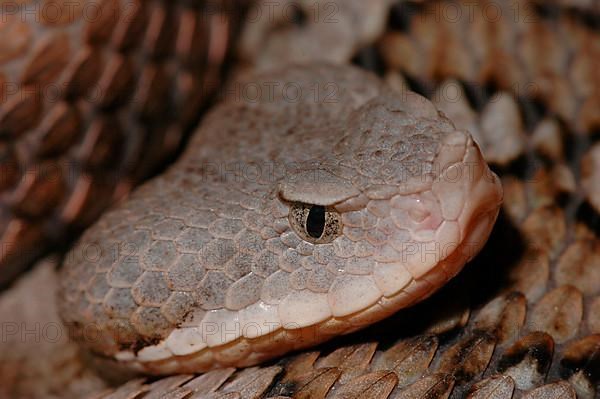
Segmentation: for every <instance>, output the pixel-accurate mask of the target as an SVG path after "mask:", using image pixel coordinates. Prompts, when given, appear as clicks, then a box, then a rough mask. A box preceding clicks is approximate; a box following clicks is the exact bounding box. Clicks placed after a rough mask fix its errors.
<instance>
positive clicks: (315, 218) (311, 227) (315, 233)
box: [306, 205, 325, 238]
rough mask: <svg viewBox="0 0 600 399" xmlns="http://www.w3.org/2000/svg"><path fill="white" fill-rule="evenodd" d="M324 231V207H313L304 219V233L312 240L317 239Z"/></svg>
mask: <svg viewBox="0 0 600 399" xmlns="http://www.w3.org/2000/svg"><path fill="white" fill-rule="evenodd" d="M323 230H325V207H322V206H320V205H313V206H312V207H311V208H310V211H309V212H308V217H307V218H306V232H307V233H308V235H309V236H311V237H313V238H319V237H321V235H322V234H323Z"/></svg>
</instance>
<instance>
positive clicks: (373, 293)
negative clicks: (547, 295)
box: [279, 93, 502, 323]
mask: <svg viewBox="0 0 600 399" xmlns="http://www.w3.org/2000/svg"><path fill="white" fill-rule="evenodd" d="M406 95H408V96H410V97H411V98H409V99H405V101H398V100H396V99H391V98H379V99H376V100H373V101H371V102H370V103H368V104H366V105H365V106H364V107H362V108H361V109H359V110H358V111H357V112H356V114H355V116H354V117H353V118H350V121H349V123H348V125H347V127H346V128H347V130H346V134H345V135H344V134H343V135H342V136H343V138H342V139H341V140H339V142H337V143H336V145H335V146H334V155H333V156H332V157H331V158H329V159H325V160H324V161H323V162H321V164H320V165H319V166H318V167H317V168H310V167H307V168H306V169H304V170H300V171H299V172H297V173H294V174H291V175H290V177H289V178H288V179H286V180H284V181H283V182H282V183H281V184H280V188H279V195H280V197H281V198H282V199H284V200H285V201H289V202H290V203H291V204H292V205H291V207H292V209H296V210H297V211H295V212H291V213H290V225H291V226H292V227H293V228H294V230H295V231H296V234H298V235H299V236H300V237H302V238H303V239H304V240H307V241H309V242H312V243H314V244H315V245H317V246H318V245H324V246H330V250H331V252H332V253H333V254H335V256H334V257H330V258H329V261H330V262H333V263H334V264H337V265H338V266H339V267H338V270H337V271H338V272H339V273H340V275H341V276H339V277H338V278H336V280H335V281H334V283H333V284H332V285H331V287H330V289H329V291H328V304H329V306H330V309H331V312H332V314H333V316H334V317H348V316H349V315H353V314H355V313H357V312H364V311H365V310H366V309H377V308H379V310H377V311H376V310H373V312H372V313H376V312H380V314H386V313H388V312H389V311H395V310H397V309H399V308H402V307H406V306H409V305H411V304H413V303H416V302H418V301H421V300H423V299H424V298H426V297H427V296H429V295H431V294H432V293H433V292H435V291H436V290H437V289H438V288H440V287H441V286H442V285H444V284H445V283H446V282H447V281H448V280H449V279H451V278H452V277H454V276H455V275H456V274H457V273H458V272H459V271H460V270H461V269H462V267H463V266H464V265H465V263H467V262H468V261H469V260H471V259H472V258H473V257H474V256H475V255H476V254H477V253H478V252H479V251H480V249H481V248H482V247H483V245H484V244H485V242H486V241H487V238H488V236H489V234H490V232H491V230H492V227H493V225H494V223H495V220H496V218H497V215H498V211H499V208H500V204H501V202H502V188H501V185H500V181H499V179H498V177H497V176H496V175H495V174H494V173H493V172H491V171H490V169H489V168H488V166H487V164H486V162H485V160H484V159H483V156H482V153H481V151H480V149H479V147H478V146H477V144H476V143H475V141H474V140H473V138H472V137H471V135H470V134H469V133H467V132H464V131H457V130H455V129H454V127H453V125H452V124H451V122H449V121H448V120H447V119H446V118H445V117H444V116H443V115H440V114H439V113H438V112H437V110H435V108H434V107H433V105H431V103H429V102H428V101H427V100H425V99H423V98H421V97H419V96H418V95H416V94H414V93H407V94H406ZM294 204H295V205H294ZM298 209H299V210H298ZM319 232H323V235H322V236H319ZM323 252H325V250H323ZM305 299H306V298H305ZM381 308H386V310H387V311H385V310H382V309H381ZM290 309H291V310H290V312H289V313H286V315H287V317H288V319H287V321H289V322H290V323H292V322H294V323H297V322H298V317H297V315H298V311H299V307H297V306H291V307H290Z"/></svg>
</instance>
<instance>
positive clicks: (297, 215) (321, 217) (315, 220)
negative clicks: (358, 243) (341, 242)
mask: <svg viewBox="0 0 600 399" xmlns="http://www.w3.org/2000/svg"><path fill="white" fill-rule="evenodd" d="M289 220H290V224H291V225H292V228H293V229H294V231H295V232H296V234H298V235H299V236H300V238H302V239H303V240H305V241H308V242H311V243H313V244H327V243H330V242H331V241H333V240H334V239H335V238H336V237H337V236H339V235H340V234H341V232H342V223H341V221H340V215H339V213H337V212H336V211H335V210H333V209H331V208H328V207H325V206H321V205H311V204H303V203H299V202H297V203H293V204H292V206H291V210H290V216H289Z"/></svg>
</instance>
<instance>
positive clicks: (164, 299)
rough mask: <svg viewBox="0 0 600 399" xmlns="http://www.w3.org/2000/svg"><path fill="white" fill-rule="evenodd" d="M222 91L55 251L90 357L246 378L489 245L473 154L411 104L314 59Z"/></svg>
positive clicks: (445, 275) (431, 281)
mask: <svg viewBox="0 0 600 399" xmlns="http://www.w3.org/2000/svg"><path fill="white" fill-rule="evenodd" d="M389 39H390V40H395V39H394V38H393V35H390V37H389ZM276 44H277V43H276ZM267 49H269V47H268V46H267ZM270 50H273V49H272V48H270ZM318 50H319V51H321V52H322V49H318ZM348 51H349V52H351V50H348ZM352 51H353V50H352ZM338 55H339V54H338ZM338 55H335V54H334V56H338ZM344 57H347V54H345V55H344ZM324 58H327V57H324ZM441 59H443V57H442V58H441ZM300 61H303V60H300ZM406 62H408V64H404V63H406ZM410 62H411V61H410V59H409V61H407V60H396V59H390V63H392V64H394V63H398V64H402V65H403V67H406V68H407V69H409V70H410V69H411V68H414V66H412V65H410ZM526 62H529V61H526ZM269 63H273V61H270V62H267V64H269ZM277 63H278V62H277V60H276V61H275V64H277ZM432 64H433V63H432ZM269 67H270V66H269ZM444 67H445V66H441V67H439V68H442V69H441V72H440V71H438V72H436V73H442V74H444V73H446V72H444V70H443V68H444ZM450 69H451V68H450ZM411 72H412V73H413V74H414V75H419V73H420V71H418V70H413V71H411ZM453 73H456V72H455V71H450V74H453ZM458 75H460V72H459V73H458ZM40 76H43V74H42V75H40ZM235 85H237V86H233V87H234V88H233V89H232V90H233V91H231V90H230V91H228V92H227V93H229V94H231V93H234V95H235V96H236V98H233V99H226V101H225V102H224V103H223V104H221V105H219V106H217V107H216V108H215V109H214V110H213V111H211V112H210V113H209V114H208V116H207V117H206V119H205V120H204V121H203V123H202V125H201V127H200V129H199V130H198V131H197V132H196V133H195V134H194V136H193V138H192V139H191V141H190V143H189V144H188V145H187V149H186V151H185V153H184V154H183V156H182V158H181V159H180V160H179V161H178V162H177V163H176V164H175V165H174V166H172V167H171V168H169V170H168V171H167V172H166V173H165V174H164V175H162V176H160V177H158V178H157V179H154V180H152V181H151V182H149V183H147V184H145V185H143V186H142V187H140V188H139V189H138V190H136V191H135V192H134V193H133V194H132V195H131V197H130V198H129V199H128V200H127V201H126V202H124V203H122V204H120V205H118V206H116V207H115V209H113V210H112V211H110V212H108V213H106V214H105V215H104V216H103V217H102V218H101V219H100V221H99V222H98V223H97V224H95V225H94V226H93V227H92V228H91V229H90V230H88V231H87V232H86V233H85V234H84V235H83V236H82V238H81V239H80V241H79V243H78V244H77V245H76V246H75V247H74V248H73V249H72V250H71V252H70V253H69V254H67V256H66V260H65V262H64V265H63V267H62V269H61V274H60V279H59V285H60V296H59V307H60V311H61V315H62V317H63V320H64V321H65V323H66V324H67V325H68V326H69V328H70V329H71V330H72V331H73V332H74V336H75V340H76V341H79V342H80V343H81V344H82V345H83V347H85V348H86V349H87V350H90V351H91V352H92V353H94V356H96V357H98V358H103V359H111V361H114V362H115V363H117V364H118V365H119V367H121V366H123V365H125V367H126V368H129V369H132V370H134V371H138V372H142V373H146V374H161V375H162V374H174V373H197V372H204V371H208V370H210V369H213V368H221V367H226V366H235V367H247V366H250V365H254V364H259V363H263V362H264V361H267V360H269V359H272V358H277V357H279V356H281V355H283V354H285V353H287V352H289V351H294V350H300V349H304V348H307V347H310V346H313V345H316V344H318V343H321V342H323V341H326V340H329V339H331V338H333V337H335V336H337V335H341V334H347V333H351V332H353V331H355V330H357V329H361V328H364V327H366V326H367V325H370V324H372V323H375V322H376V321H378V320H380V319H382V318H385V317H388V316H389V315H391V314H393V313H395V312H396V311H398V310H399V309H401V308H404V307H407V306H412V305H414V304H415V303H416V302H419V301H421V300H424V299H426V298H427V297H428V296H429V295H431V294H433V292H434V291H436V290H437V289H439V288H441V286H442V285H444V284H445V283H446V282H447V281H448V280H450V279H451V278H452V277H453V276H455V275H456V274H457V273H458V272H459V270H460V269H461V268H462V267H463V266H464V264H465V263H467V262H468V261H469V260H470V259H471V258H472V257H473V256H475V255H476V254H477V252H478V251H479V250H480V249H481V247H482V246H483V244H484V243H485V241H486V239H487V237H488V235H489V234H490V230H491V228H492V225H493V223H494V221H495V219H496V217H497V214H498V210H499V207H500V198H501V195H502V194H501V189H500V184H499V180H498V178H497V177H496V176H495V175H494V174H493V173H491V172H490V171H489V168H488V167H487V166H486V165H485V162H484V161H483V156H482V155H481V152H480V150H479V148H478V147H481V146H484V147H485V146H486V145H487V146H489V144H487V143H484V142H483V140H482V139H481V137H476V140H474V139H473V138H472V137H471V136H470V134H469V133H466V131H465V130H464V129H460V128H457V127H456V126H458V124H456V125H455V124H453V123H452V122H450V121H449V120H448V119H447V118H446V117H445V116H444V115H443V114H441V113H439V112H438V111H437V110H436V109H435V108H434V107H433V105H432V104H431V103H430V102H429V101H428V100H426V99H424V98H423V97H420V96H418V95H416V94H414V93H412V92H410V91H406V90H404V89H405V88H403V90H402V91H401V92H400V93H397V92H394V91H392V90H390V88H389V87H387V86H386V85H385V84H383V83H382V82H381V81H380V80H379V79H377V78H375V77H374V76H372V75H370V74H368V73H366V72H363V71H360V70H358V69H356V68H352V67H349V66H335V65H330V64H327V63H319V62H317V63H312V64H310V65H306V64H305V65H302V64H296V65H293V64H292V66H288V67H286V68H284V69H281V70H279V69H275V70H273V69H269V70H268V71H267V72H266V73H265V72H263V73H259V74H251V75H250V77H249V78H246V80H245V81H242V82H238V83H235ZM257 87H258V88H260V89H262V91H261V92H260V94H259V95H258V98H257V97H254V98H248V96H247V94H248V93H247V92H245V91H243V93H244V94H243V95H242V96H239V92H236V90H238V89H239V88H241V89H242V90H245V89H248V88H250V89H256V88H257ZM555 87H558V86H555ZM273 88H275V92H274V93H273V92H272V89H273ZM277 88H285V91H283V92H278V90H277ZM290 90H291V91H290ZM265 91H266V92H267V93H268V94H269V95H267V96H266V97H265V96H264V95H265V94H266V93H265ZM291 92H294V94H295V95H296V97H295V98H293V99H292V100H290V98H289V95H290V93H291ZM581 93H584V92H581ZM581 93H580V92H577V95H576V96H574V98H576V99H577V100H576V101H579V100H580V98H581V97H578V96H583V104H584V107H583V108H579V110H581V111H582V113H581V114H578V115H575V114H572V113H569V108H568V107H567V108H565V103H564V102H563V103H560V102H555V103H551V105H550V107H551V108H554V110H555V111H557V112H558V113H559V114H561V115H562V116H564V118H565V119H566V120H569V119H571V118H574V119H575V120H576V121H577V123H581V122H582V121H585V120H586V118H587V120H589V115H592V114H590V113H589V112H588V113H587V114H586V113H585V110H586V106H587V103H586V102H585V100H586V97H585V95H586V94H581ZM298 95H299V96H298ZM544 95H545V94H544V93H542V98H543V97H544ZM438 105H439V104H438ZM108 109H109V110H110V107H109V108H108ZM571 109H573V108H571ZM588 109H589V107H588ZM445 112H447V113H448V114H452V109H449V110H448V109H445ZM454 116H456V115H454ZM458 116H459V122H462V121H460V117H461V116H464V115H458ZM592 116H593V115H592ZM144 123H145V122H144ZM592 123H593V121H592ZM374 127H375V128H374ZM472 128H473V127H472V126H470V127H469V130H471V131H472ZM578 128H579V127H577V129H578ZM584 129H587V126H585V122H584ZM390 132H391V133H390ZM392 133H393V134H392ZM475 133H478V132H477V131H475ZM475 141H477V142H478V143H479V145H478V144H475ZM484 150H486V151H484V153H486V154H488V152H489V153H490V154H492V158H490V159H492V160H493V159H494V158H493V151H490V149H489V148H484ZM414 153H416V154H418V155H417V156H413V155H411V154H414ZM380 157H384V158H383V159H382V158H380ZM385 157H388V158H385ZM445 157H449V158H445ZM500 162H501V161H500ZM389 171H393V172H398V173H397V174H394V173H392V174H389V173H390V172H389ZM448 171H454V172H456V171H459V173H458V176H462V177H463V179H460V178H459V179H458V180H456V179H455V178H454V177H455V176H454V177H453V176H452V175H451V174H450V175H449V174H448ZM466 172H468V173H466ZM473 172H474V173H473ZM465 176H469V178H467V179H464V177H465ZM473 176H476V178H475V180H473ZM448 214H453V216H451V217H448ZM386 217H387V218H388V219H387V221H386ZM423 223H424V224H423ZM442 226H443V228H442ZM450 226H452V227H450ZM386 229H387V233H390V232H393V233H392V234H385V231H386ZM382 232H383V233H384V234H383V235H382ZM393 234H401V235H402V237H403V238H404V239H403V240H401V242H397V241H395V238H393V237H392V238H390V237H391V236H392V235H393ZM384 236H385V238H384V239H382V237H384ZM249 239H254V241H252V242H248V241H246V240H249ZM386 240H389V241H386ZM344 244H345V245H344ZM398 245H401V246H402V249H403V250H404V251H405V252H403V251H402V250H399V249H398ZM428 245H429V246H428ZM431 248H433V249H431ZM440 248H443V251H440ZM448 249H449V250H450V252H448ZM415 254H416V255H417V256H419V257H421V259H420V262H418V261H417V259H416V258H414V259H410V256H414V255H415ZM407 256H409V258H406V257H407ZM386 257H387V258H386ZM428 257H429V258H430V260H429V261H428V260H427V259H428ZM400 259H401V260H402V261H401V262H400ZM419 265H420V266H419ZM90 333H91V337H92V338H90V336H89V335H88V334H90Z"/></svg>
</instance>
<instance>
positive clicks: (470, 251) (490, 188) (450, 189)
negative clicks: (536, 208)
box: [424, 132, 503, 282]
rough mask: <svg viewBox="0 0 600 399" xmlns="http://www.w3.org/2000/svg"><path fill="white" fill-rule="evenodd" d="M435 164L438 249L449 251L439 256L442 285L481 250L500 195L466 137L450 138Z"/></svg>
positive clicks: (493, 178) (458, 134) (496, 183)
mask: <svg viewBox="0 0 600 399" xmlns="http://www.w3.org/2000/svg"><path fill="white" fill-rule="evenodd" d="M436 162H437V164H436V165H435V166H436V167H437V168H438V170H439V175H438V176H437V178H436V179H435V181H434V182H433V184H432V189H431V191H432V193H433V194H434V196H435V197H436V198H437V200H438V201H439V204H440V211H441V214H442V219H443V222H442V223H441V227H440V229H439V230H438V232H437V239H438V242H439V244H440V246H441V248H444V246H445V247H446V248H448V249H450V250H446V251H442V253H441V255H440V265H439V266H440V269H441V271H443V273H442V274H443V275H444V282H445V281H447V280H448V279H449V278H451V277H453V276H454V275H456V273H458V272H459V271H460V269H461V268H462V267H463V265H464V264H465V263H466V262H468V261H469V260H471V259H472V258H473V257H474V256H475V255H476V254H477V253H478V252H479V251H480V250H481V248H482V247H483V246H484V244H485V242H486V241H487V239H488V237H489V235H490V233H491V230H492V227H493V226H494V223H495V221H496V218H497V216H498V212H499V209H500V205H501V203H502V197H503V192H502V186H501V184H500V180H499V179H498V177H497V176H496V174H494V173H493V172H492V171H491V170H490V168H489V167H488V165H487V163H486V162H485V160H484V158H483V155H482V153H481V151H480V149H479V147H478V146H477V143H475V141H474V140H473V138H472V137H471V136H470V135H469V134H468V133H463V132H455V133H453V134H451V135H449V136H448V137H447V139H446V140H444V142H443V144H442V146H441V148H440V152H439V153H438V156H437V157H436ZM436 270H437V269H436ZM424 271H425V270H424ZM434 274H435V273H434Z"/></svg>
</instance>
